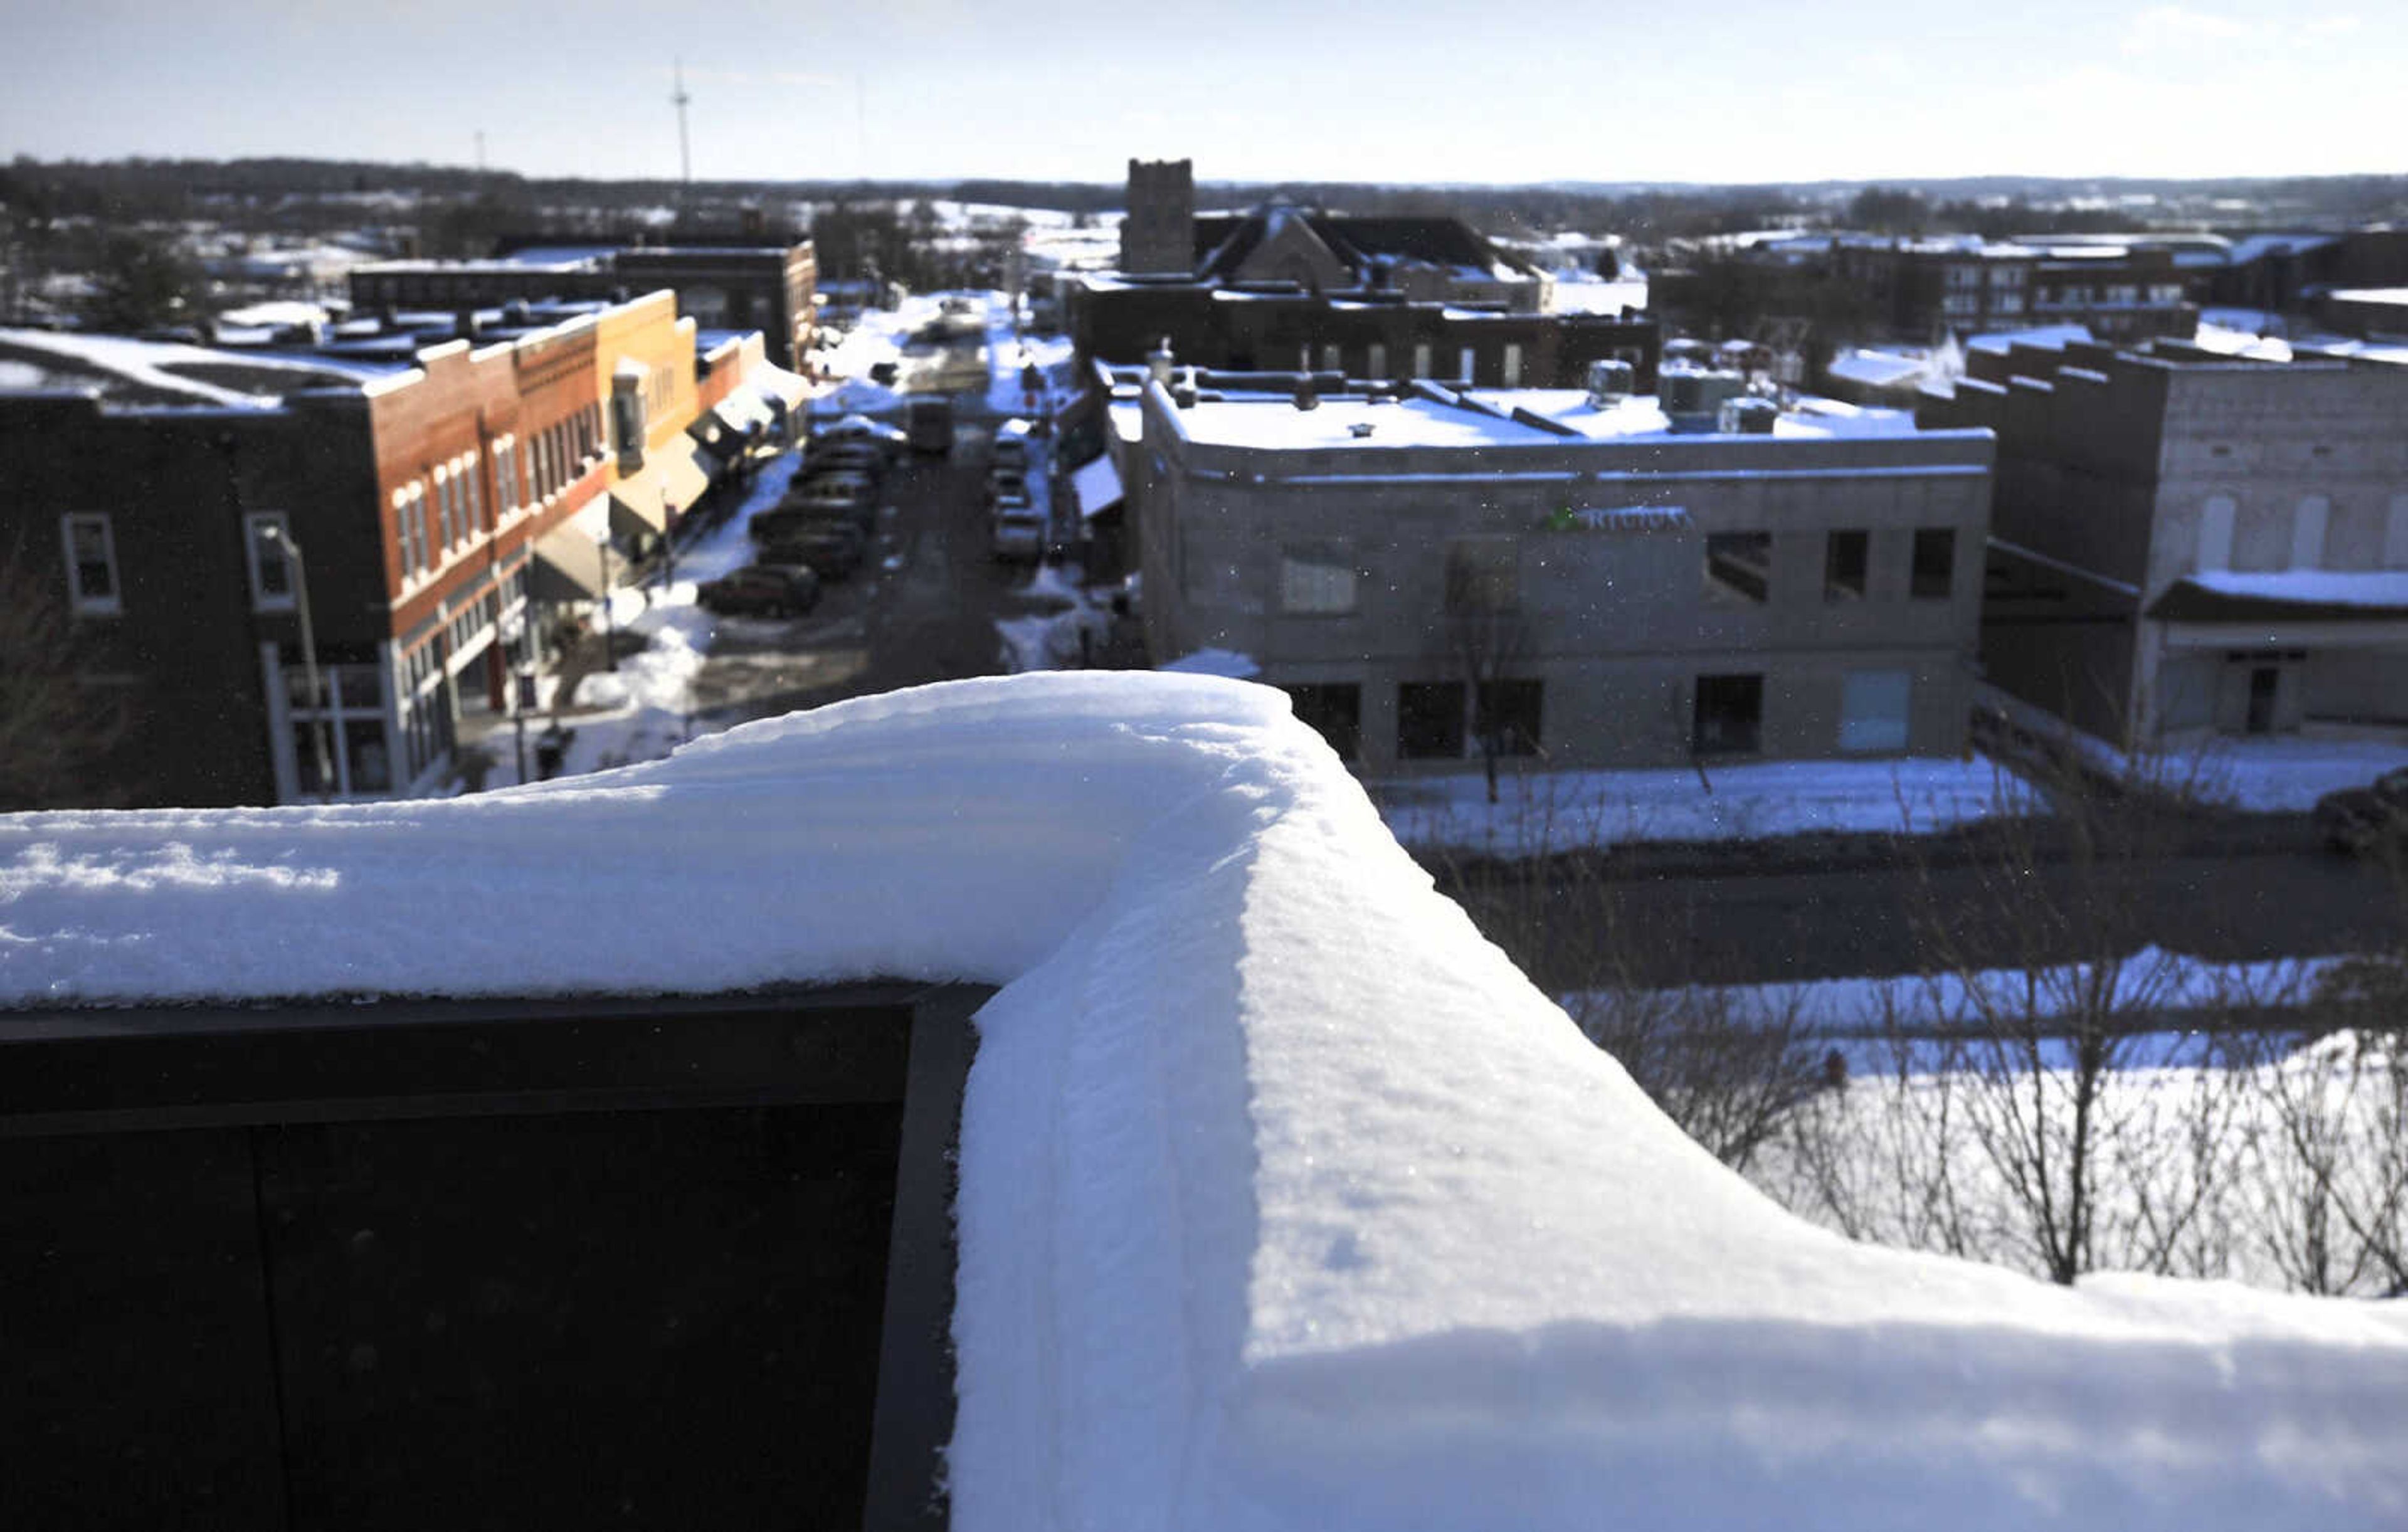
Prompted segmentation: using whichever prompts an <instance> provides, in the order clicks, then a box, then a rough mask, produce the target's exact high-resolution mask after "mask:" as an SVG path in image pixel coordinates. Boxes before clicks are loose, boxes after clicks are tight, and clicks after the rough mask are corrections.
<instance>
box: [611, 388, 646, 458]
mask: <svg viewBox="0 0 2408 1532" xmlns="http://www.w3.org/2000/svg"><path fill="white" fill-rule="evenodd" d="M610 412H611V414H612V415H613V416H614V417H615V418H614V419H613V421H612V422H611V423H612V424H614V425H615V426H617V427H618V430H619V451H621V452H622V453H623V454H624V453H627V452H640V451H643V450H644V400H643V395H641V394H638V393H636V392H635V391H634V390H633V389H630V390H628V391H627V392H626V393H624V394H612V395H611V396H610Z"/></svg>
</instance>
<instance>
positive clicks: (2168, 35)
mask: <svg viewBox="0 0 2408 1532" xmlns="http://www.w3.org/2000/svg"><path fill="white" fill-rule="evenodd" d="M2259 30H2260V29H2259V28H2258V27H2257V25H2256V24H2255V23H2252V22H2249V21H2238V20H2236V19H2234V18H2232V17H2229V16H2218V15H2215V14H2214V13H2212V12H2209V11H2203V10H2190V9H2187V8H2186V7H2182V6H2155V7H2151V8H2149V9H2147V10H2144V11H2143V12H2141V14H2140V15H2138V16H2135V17H2133V18H2132V24H2131V25H2130V26H2129V27H2128V28H2127V29H2126V30H2125V33H2124V51H2125V52H2127V53H2153V52H2156V51H2157V50H2160V49H2165V48H2176V47H2182V46H2184V45H2186V44H2196V43H2203V42H2204V43H2229V42H2240V41H2242V40H2243V39H2245V38H2248V37H2250V36H2255V35H2256V34H2257V32H2258V31H2259Z"/></svg>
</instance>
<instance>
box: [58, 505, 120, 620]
mask: <svg viewBox="0 0 2408 1532" xmlns="http://www.w3.org/2000/svg"><path fill="white" fill-rule="evenodd" d="M79 524H81V525H86V526H97V527H99V528H100V553H101V560H102V562H103V563H105V564H106V565H107V566H108V591H107V592H106V593H105V594H99V595H93V594H89V593H87V592H86V591H85V590H84V588H83V566H82V565H81V563H80V562H79V560H78V559H77V558H76V527H77V526H78V525H79ZM59 551H60V553H61V554H62V555H63V556H64V557H65V560H66V566H67V605H68V607H69V608H70V609H72V610H73V611H74V613H75V615H76V616H78V617H115V616H118V615H120V614H121V613H122V612H123V611H124V610H125V577H124V575H123V573H122V571H121V570H120V569H119V567H118V563H117V528H116V526H115V525H114V524H113V523H112V522H111V520H110V517H109V514H108V512H107V511H105V510H70V511H68V512H66V513H65V515H63V516H61V517H60V518H59Z"/></svg>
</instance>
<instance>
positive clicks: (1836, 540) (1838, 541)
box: [1823, 532, 1872, 601]
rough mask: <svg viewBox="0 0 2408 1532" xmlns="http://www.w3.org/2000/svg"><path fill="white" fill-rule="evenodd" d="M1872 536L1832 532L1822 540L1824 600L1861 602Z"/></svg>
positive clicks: (1859, 533)
mask: <svg viewBox="0 0 2408 1532" xmlns="http://www.w3.org/2000/svg"><path fill="white" fill-rule="evenodd" d="M1871 541H1872V537H1871V534H1869V533H1864V532H1833V533H1830V534H1828V535H1827V536H1826V537H1824V539H1823V599H1824V600H1826V601H1862V600H1863V599H1864V598H1865V564H1866V553H1867V550H1868V548H1869V547H1870V545H1871Z"/></svg>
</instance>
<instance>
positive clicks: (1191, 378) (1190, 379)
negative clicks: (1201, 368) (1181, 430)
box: [1170, 367, 1196, 409]
mask: <svg viewBox="0 0 2408 1532" xmlns="http://www.w3.org/2000/svg"><path fill="white" fill-rule="evenodd" d="M1170 402H1171V403H1172V404H1175V405H1177V406H1178V407H1179V408H1182V409H1193V408H1196V369H1195V368H1194V367H1189V368H1188V369H1187V370H1186V371H1184V372H1183V373H1181V374H1180V375H1179V381H1177V382H1176V383H1173V384H1172V385H1171V386H1170Z"/></svg>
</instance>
